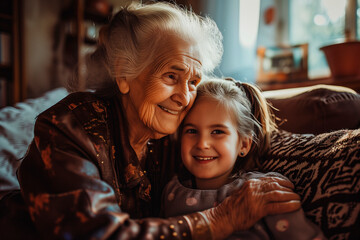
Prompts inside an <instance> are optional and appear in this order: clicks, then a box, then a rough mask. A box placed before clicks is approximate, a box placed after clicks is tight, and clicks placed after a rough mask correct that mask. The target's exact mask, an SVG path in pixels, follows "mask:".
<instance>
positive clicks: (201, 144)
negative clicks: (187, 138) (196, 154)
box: [196, 135, 211, 149]
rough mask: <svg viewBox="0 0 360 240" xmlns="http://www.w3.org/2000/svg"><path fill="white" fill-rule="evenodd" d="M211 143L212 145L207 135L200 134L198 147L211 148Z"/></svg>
mask: <svg viewBox="0 0 360 240" xmlns="http://www.w3.org/2000/svg"><path fill="white" fill-rule="evenodd" d="M210 145H211V142H210V140H209V139H208V138H207V137H206V136H203V135H201V136H199V139H198V141H197V144H196V146H197V148H199V149H208V148H210Z"/></svg>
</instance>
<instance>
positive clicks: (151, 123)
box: [2, 3, 300, 239]
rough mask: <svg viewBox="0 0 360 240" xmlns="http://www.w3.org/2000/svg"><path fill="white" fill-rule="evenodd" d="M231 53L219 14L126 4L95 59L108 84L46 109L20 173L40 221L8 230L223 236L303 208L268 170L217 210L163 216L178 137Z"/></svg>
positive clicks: (99, 76) (98, 79) (95, 71)
mask: <svg viewBox="0 0 360 240" xmlns="http://www.w3.org/2000/svg"><path fill="white" fill-rule="evenodd" d="M221 55H222V45H221V34H220V33H219V30H218V28H217V27H216V25H215V23H214V22H213V21H212V20H210V19H209V18H201V17H199V16H197V15H195V14H194V13H192V12H190V11H185V10H181V9H179V8H177V7H176V6H173V5H171V4H165V3H155V4H150V5H142V4H132V5H130V6H128V7H125V8H124V9H122V10H120V11H119V12H118V13H117V14H116V15H115V16H114V17H113V18H112V20H111V22H110V23H109V25H108V26H107V27H106V28H104V29H103V30H102V32H101V39H100V44H99V48H98V50H97V51H96V52H95V53H94V54H93V56H92V58H91V61H90V63H89V69H88V72H89V78H88V80H89V82H92V83H94V84H96V91H92V92H77V93H73V94H70V95H69V96H68V97H66V98H65V99H63V100H62V101H60V102H59V103H57V104H56V105H54V106H53V107H51V108H50V109H48V110H46V111H45V112H43V113H42V114H40V115H39V117H38V119H37V121H36V125H35V137H34V141H33V142H32V143H31V145H30V147H29V150H28V152H27V154H26V156H25V158H24V160H23V162H22V165H21V166H20V168H19V171H18V178H19V182H20V186H21V195H22V199H23V201H24V204H25V205H26V207H27V209H28V215H29V218H28V220H29V221H28V223H27V224H28V225H27V226H26V228H25V227H24V226H23V227H24V228H23V229H22V230H21V229H20V230H19V231H14V230H11V231H12V232H11V233H9V231H8V232H6V230H4V229H2V235H3V236H4V234H5V236H9V237H10V236H11V234H14V235H15V236H16V235H19V234H20V235H21V234H27V235H26V237H27V238H29V237H30V236H34V237H36V236H41V237H43V238H46V239H58V238H61V239H75V238H76V239H90V238H94V239H108V238H109V239H171V238H176V239H191V238H192V239H211V238H213V239H222V238H224V237H226V236H228V235H229V234H231V233H232V232H233V231H234V230H241V229H247V228H249V227H251V226H252V225H253V224H254V223H255V222H256V221H257V220H259V219H260V218H262V217H263V216H265V215H267V214H272V213H283V212H288V211H293V210H296V209H298V208H299V206H300V203H299V201H298V199H299V198H298V196H297V195H296V194H294V193H293V192H292V190H291V183H289V182H286V181H284V180H281V179H277V178H264V179H257V180H249V181H248V182H247V183H246V184H245V185H246V186H245V187H244V188H242V191H241V192H237V193H236V194H234V195H233V196H231V197H229V198H228V199H227V200H225V201H224V202H223V203H222V204H220V205H219V206H217V207H216V208H213V209H210V210H206V211H204V212H197V213H193V214H189V215H185V216H178V217H174V218H169V219H161V218H156V217H157V216H158V212H159V208H160V197H161V192H162V189H163V187H164V185H165V184H166V182H167V181H168V180H169V179H170V178H171V177H172V175H173V173H174V172H175V171H176V169H177V166H176V162H174V161H173V160H172V158H171V157H172V156H173V155H174V154H176V149H175V148H173V146H174V139H171V138H170V137H169V136H168V135H169V134H172V133H174V132H175V131H176V129H177V128H178V126H179V124H180V122H181V121H182V119H183V118H184V116H185V115H186V113H187V112H188V110H189V109H190V108H191V106H192V104H193V101H194V99H195V96H196V86H197V85H198V83H199V82H200V81H201V80H202V78H203V76H204V74H208V73H211V71H212V70H213V69H214V68H215V67H216V66H217V65H218V63H219V61H220V59H221ZM10 199H16V200H17V201H18V204H19V202H20V203H21V201H22V200H19V197H14V195H13V196H12V197H9V198H7V201H10ZM30 219H31V220H30ZM24 221H25V220H24ZM25 222H26V221H25ZM30 223H31V225H29V224H30ZM5 227H6V226H4V225H3V226H2V228H5ZM17 227H19V228H20V227H21V224H20V223H19V224H18V226H17ZM9 229H14V226H12V228H9ZM25 229H26V231H25ZM12 237H13V236H12Z"/></svg>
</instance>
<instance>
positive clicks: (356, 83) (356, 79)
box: [256, 76, 360, 92]
mask: <svg viewBox="0 0 360 240" xmlns="http://www.w3.org/2000/svg"><path fill="white" fill-rule="evenodd" d="M318 84H327V85H335V86H344V87H348V88H351V89H354V90H355V91H356V92H360V76H353V77H342V78H337V79H334V78H332V77H324V78H316V79H305V80H300V81H296V82H269V83H256V85H257V86H258V87H259V88H260V89H261V90H263V91H268V90H278V89H285V88H297V87H308V86H313V85H318Z"/></svg>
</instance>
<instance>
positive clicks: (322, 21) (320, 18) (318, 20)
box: [314, 14, 328, 26]
mask: <svg viewBox="0 0 360 240" xmlns="http://www.w3.org/2000/svg"><path fill="white" fill-rule="evenodd" d="M314 23H315V24H316V25H318V26H325V25H327V24H328V20H327V19H326V17H325V16H324V15H322V14H316V15H315V17H314Z"/></svg>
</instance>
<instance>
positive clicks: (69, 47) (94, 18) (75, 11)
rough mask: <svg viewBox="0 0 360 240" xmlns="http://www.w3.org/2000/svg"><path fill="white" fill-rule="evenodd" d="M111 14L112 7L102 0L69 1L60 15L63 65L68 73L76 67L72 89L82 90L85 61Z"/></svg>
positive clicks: (84, 83)
mask: <svg viewBox="0 0 360 240" xmlns="http://www.w3.org/2000/svg"><path fill="white" fill-rule="evenodd" d="M111 14H112V6H111V5H110V4H109V3H108V2H107V1H106V0H73V1H71V3H70V5H69V6H68V7H67V8H66V9H64V10H63V12H62V16H61V18H62V19H61V21H62V24H63V26H64V29H65V32H64V34H65V43H64V44H65V46H64V64H65V66H67V67H68V68H69V69H70V71H71V72H73V71H74V67H75V68H76V69H75V76H74V78H75V79H76V81H74V83H76V84H77V86H74V87H75V88H76V89H79V90H82V89H85V88H86V82H85V71H86V62H85V59H86V57H87V55H88V54H91V53H92V52H93V51H94V50H95V49H96V44H97V40H98V35H99V30H100V28H101V26H102V25H104V24H106V23H108V21H109V19H110V17H111Z"/></svg>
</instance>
